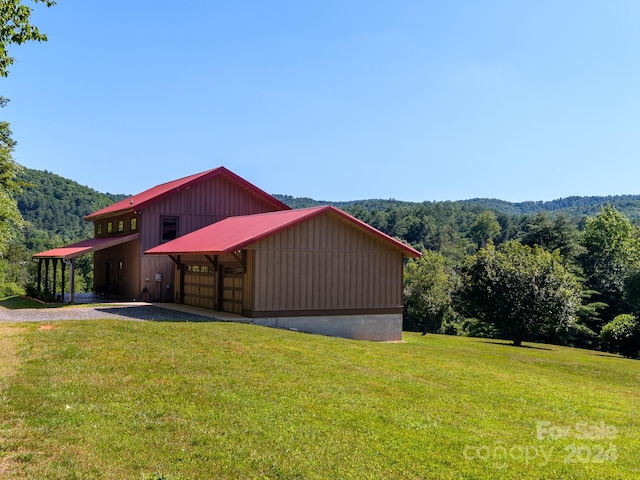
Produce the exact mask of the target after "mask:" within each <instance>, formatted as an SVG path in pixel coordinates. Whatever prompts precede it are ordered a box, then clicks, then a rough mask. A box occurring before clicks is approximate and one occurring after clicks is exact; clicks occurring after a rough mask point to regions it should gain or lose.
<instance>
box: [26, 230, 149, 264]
mask: <svg viewBox="0 0 640 480" xmlns="http://www.w3.org/2000/svg"><path fill="white" fill-rule="evenodd" d="M139 236H140V234H139V233H132V234H130V235H119V236H116V237H99V238H89V239H87V240H83V241H81V242H77V243H73V244H71V245H67V246H66V247H59V248H54V249H52V250H47V251H46V252H40V253H36V254H35V255H33V258H61V259H62V260H69V259H71V258H76V257H80V256H82V255H86V254H87V253H92V252H97V251H99V250H104V249H105V248H110V247H115V246H116V245H121V244H123V243H127V242H131V241H132V240H136V239H137V238H138V237H139Z"/></svg>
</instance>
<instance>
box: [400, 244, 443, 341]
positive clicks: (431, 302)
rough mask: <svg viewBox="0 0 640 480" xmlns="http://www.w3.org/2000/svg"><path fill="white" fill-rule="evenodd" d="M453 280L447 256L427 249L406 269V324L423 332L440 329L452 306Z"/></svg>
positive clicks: (409, 262) (407, 265)
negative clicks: (448, 267) (447, 263)
mask: <svg viewBox="0 0 640 480" xmlns="http://www.w3.org/2000/svg"><path fill="white" fill-rule="evenodd" d="M452 290H453V283H452V278H451V275H450V274H449V272H448V269H447V267H446V260H445V258H444V257H443V256H442V255H441V254H439V253H437V252H432V251H429V250H427V251H426V252H424V253H423V255H422V257H421V258H418V259H413V260H409V261H408V262H407V264H406V266H405V269H404V302H405V326H406V328H407V329H409V330H422V332H423V333H427V332H438V331H439V330H440V327H441V326H442V321H443V319H444V315H445V313H446V311H447V310H448V309H449V307H450V306H451V293H452Z"/></svg>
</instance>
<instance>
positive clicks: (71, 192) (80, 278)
mask: <svg viewBox="0 0 640 480" xmlns="http://www.w3.org/2000/svg"><path fill="white" fill-rule="evenodd" d="M15 181H16V182H18V183H20V184H22V185H24V186H23V189H22V190H21V191H19V192H18V193H17V194H16V195H15V198H16V201H17V207H18V209H19V211H20V214H21V215H22V217H23V218H24V219H25V220H26V221H27V224H26V226H24V228H22V229H21V230H19V231H16V232H15V234H14V237H13V238H12V239H11V241H10V242H9V243H8V246H7V249H6V255H5V257H4V258H3V259H2V260H0V295H2V294H4V296H7V295H14V294H18V293H22V289H23V288H24V287H25V286H26V285H29V284H31V285H33V283H34V282H35V277H36V273H37V266H36V265H37V264H36V263H35V262H32V261H31V255H32V254H34V253H38V252H42V251H45V250H48V249H50V248H54V247H60V246H62V245H65V244H69V243H73V242H76V241H79V240H83V239H85V238H91V237H93V223H91V222H86V221H85V220H84V217H85V216H86V215H88V214H89V213H92V212H94V211H96V210H99V209H100V208H103V207H106V206H108V205H111V204H112V203H114V202H116V201H118V200H121V199H123V198H125V197H126V196H125V195H112V194H108V193H107V194H103V193H99V192H97V191H95V190H93V189H91V188H88V187H84V186H82V185H80V184H78V183H76V182H73V181H71V180H67V179H65V178H63V177H60V176H58V175H55V174H53V173H50V172H47V171H39V170H32V169H29V168H22V169H21V170H20V171H19V173H18V174H17V176H16V177H15ZM92 286H93V265H92V257H91V256H84V257H80V258H79V259H78V262H77V264H76V290H77V291H82V290H83V289H89V290H90V289H91V288H92ZM66 289H67V290H68V285H67V287H66Z"/></svg>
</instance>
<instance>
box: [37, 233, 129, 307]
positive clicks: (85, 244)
mask: <svg viewBox="0 0 640 480" xmlns="http://www.w3.org/2000/svg"><path fill="white" fill-rule="evenodd" d="M138 236H139V234H138V233H133V234H130V235H121V236H115V237H100V238H89V239H87V240H82V241H81V242H77V243H73V244H71V245H67V246H65V247H59V248H54V249H51V250H47V251H46V252H40V253H36V254H35V255H33V258H34V259H36V258H37V259H38V287H37V289H38V292H41V291H42V287H43V286H44V288H45V290H49V289H50V290H51V293H52V294H53V296H54V298H55V295H56V279H57V270H58V262H60V264H61V268H60V270H61V279H60V284H61V286H60V295H61V298H62V299H63V300H64V278H65V270H66V266H67V265H69V266H70V269H71V271H70V273H69V275H70V279H69V290H70V292H69V302H70V303H75V285H74V280H75V259H76V258H78V257H81V256H82V255H87V254H89V253H93V252H97V251H99V250H104V249H105V248H110V247H115V246H116V245H120V244H123V243H126V242H130V241H132V240H135V239H137V238H138ZM51 263H52V264H53V265H52V269H51V270H52V273H53V276H52V277H50V272H51V270H50V268H49V266H50V264H51ZM43 266H44V279H43V276H42V267H43ZM43 280H44V285H43ZM50 283H51V284H50ZM50 287H51V288H50Z"/></svg>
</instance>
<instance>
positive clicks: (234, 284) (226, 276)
mask: <svg viewBox="0 0 640 480" xmlns="http://www.w3.org/2000/svg"><path fill="white" fill-rule="evenodd" d="M242 291H243V275H242V268H238V267H236V266H235V265H223V266H222V311H223V312H230V313H237V314H238V315H242Z"/></svg>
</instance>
